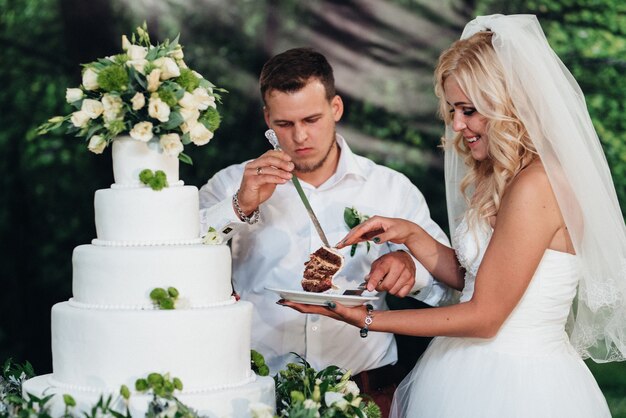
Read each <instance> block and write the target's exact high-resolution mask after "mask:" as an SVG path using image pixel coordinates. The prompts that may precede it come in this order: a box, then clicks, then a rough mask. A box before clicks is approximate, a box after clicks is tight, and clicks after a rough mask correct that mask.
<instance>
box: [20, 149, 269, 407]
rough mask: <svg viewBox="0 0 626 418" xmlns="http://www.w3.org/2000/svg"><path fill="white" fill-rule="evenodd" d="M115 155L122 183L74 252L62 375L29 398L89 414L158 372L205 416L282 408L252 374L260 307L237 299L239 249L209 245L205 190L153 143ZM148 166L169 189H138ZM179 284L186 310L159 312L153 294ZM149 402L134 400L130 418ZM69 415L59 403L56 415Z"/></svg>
mask: <svg viewBox="0 0 626 418" xmlns="http://www.w3.org/2000/svg"><path fill="white" fill-rule="evenodd" d="M118 141H120V142H119V143H118ZM113 155H114V169H115V184H113V185H112V186H111V188H110V189H106V190H98V191H97V192H96V194H95V201H94V206H95V222H96V239H94V240H93V241H92V243H91V244H87V245H80V246H78V247H77V248H75V249H74V253H73V257H72V267H73V277H72V293H73V297H72V298H71V299H70V300H69V301H66V302H61V303H57V304H56V305H54V306H53V308H52V315H51V317H52V366H53V372H52V374H49V375H44V376H38V377H35V378H33V379H30V380H28V381H26V382H24V385H23V390H24V392H25V393H32V394H34V395H36V396H42V395H43V394H44V393H45V394H46V395H47V394H65V393H69V394H71V395H72V396H73V397H74V398H75V400H76V401H77V408H79V409H83V410H85V411H87V410H89V409H90V408H91V407H92V406H93V405H94V404H95V403H96V402H97V401H98V398H99V396H100V395H107V394H117V393H118V391H119V388H120V386H121V385H126V386H128V387H129V388H134V386H135V381H136V380H137V379H139V378H145V377H146V376H147V375H148V374H149V373H152V372H157V373H169V374H170V376H172V377H178V378H179V379H180V380H181V381H182V382H183V385H184V387H183V390H182V392H180V393H176V394H175V395H176V396H177V397H178V398H179V399H180V400H181V401H182V402H185V403H187V404H188V405H189V406H190V407H192V408H194V409H196V410H198V411H199V412H200V413H201V414H204V415H208V416H211V417H233V418H244V417H249V416H250V410H249V408H248V406H249V405H250V404H252V403H256V402H262V403H265V404H267V405H270V406H273V405H274V402H275V400H274V381H273V379H272V378H270V377H259V376H257V375H255V374H254V373H253V372H252V370H251V363H250V331H251V330H250V327H251V321H252V305H251V304H250V303H249V302H245V301H235V299H234V298H233V297H232V287H231V277H230V276H231V254H230V249H229V247H228V246H226V245H202V244H199V242H201V239H200V230H199V216H198V207H199V206H198V189H197V188H196V187H193V186H184V185H183V184H182V182H181V181H179V180H178V160H177V159H175V161H172V158H171V157H170V158H165V156H164V155H162V154H159V153H158V152H157V151H155V150H153V149H151V148H150V146H149V145H148V144H146V143H142V142H139V141H135V140H128V139H123V140H120V139H116V140H115V141H114V143H113ZM144 164H148V166H147V167H146V166H145V165H144ZM143 168H150V169H152V170H157V169H163V171H165V172H166V173H167V176H168V182H169V184H170V187H168V188H165V189H163V190H160V191H154V190H152V189H150V188H147V187H145V186H143V185H140V184H139V183H138V181H136V178H137V177H138V175H139V174H138V173H139V172H141V170H142V169H143ZM170 176H171V177H170ZM171 180H174V181H171ZM170 286H171V287H175V288H176V289H177V290H178V292H179V294H180V296H179V298H178V300H177V309H175V310H158V309H156V307H155V305H154V304H153V302H152V301H151V299H150V296H149V295H150V292H151V291H152V290H153V289H154V288H157V287H160V288H167V287H170ZM150 399H151V398H150V396H147V395H144V394H140V393H134V394H132V395H131V400H130V410H131V412H132V415H133V416H142V415H143V414H145V411H146V408H147V404H148V402H149V401H150ZM63 408H64V404H63V400H62V397H61V396H55V397H54V398H53V409H52V411H53V415H54V414H56V413H58V414H59V415H61V414H62V413H63ZM55 411H56V412H55Z"/></svg>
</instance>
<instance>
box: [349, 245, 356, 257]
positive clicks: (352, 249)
mask: <svg viewBox="0 0 626 418" xmlns="http://www.w3.org/2000/svg"><path fill="white" fill-rule="evenodd" d="M356 247H357V244H352V246H351V247H350V257H354V254H356Z"/></svg>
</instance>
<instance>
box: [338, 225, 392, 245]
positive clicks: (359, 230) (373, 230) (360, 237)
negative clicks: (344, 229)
mask: <svg viewBox="0 0 626 418" xmlns="http://www.w3.org/2000/svg"><path fill="white" fill-rule="evenodd" d="M383 232H385V229H384V227H383V225H382V223H381V222H379V221H375V220H374V221H372V220H368V221H366V222H363V223H362V224H359V225H357V226H355V227H354V228H352V229H351V230H350V232H348V234H347V235H346V236H345V237H344V238H343V239H342V240H341V241H339V243H338V244H337V245H336V248H343V247H346V246H348V245H352V244H357V243H359V242H363V241H369V240H371V239H372V238H373V237H375V236H377V235H379V234H381V233H383Z"/></svg>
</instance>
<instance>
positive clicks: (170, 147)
mask: <svg viewBox="0 0 626 418" xmlns="http://www.w3.org/2000/svg"><path fill="white" fill-rule="evenodd" d="M159 144H160V145H161V148H163V152H164V153H165V154H166V155H169V156H170V157H178V154H180V153H181V152H183V143H182V142H181V141H180V135H178V134H176V133H172V134H166V135H161V138H160V139H159Z"/></svg>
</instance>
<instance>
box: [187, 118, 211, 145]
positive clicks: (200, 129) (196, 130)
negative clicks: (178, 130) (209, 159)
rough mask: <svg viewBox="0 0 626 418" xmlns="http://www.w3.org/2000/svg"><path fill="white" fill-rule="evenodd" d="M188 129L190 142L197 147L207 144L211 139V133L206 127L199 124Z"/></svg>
mask: <svg viewBox="0 0 626 418" xmlns="http://www.w3.org/2000/svg"><path fill="white" fill-rule="evenodd" d="M189 128H190V129H189V136H190V137H191V142H193V143H194V144H196V145H198V146H200V145H204V144H208V143H209V141H210V140H211V139H212V138H213V132H211V131H209V130H208V129H207V128H206V126H204V125H203V124H201V123H196V124H194V125H193V126H190V127H189Z"/></svg>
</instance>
